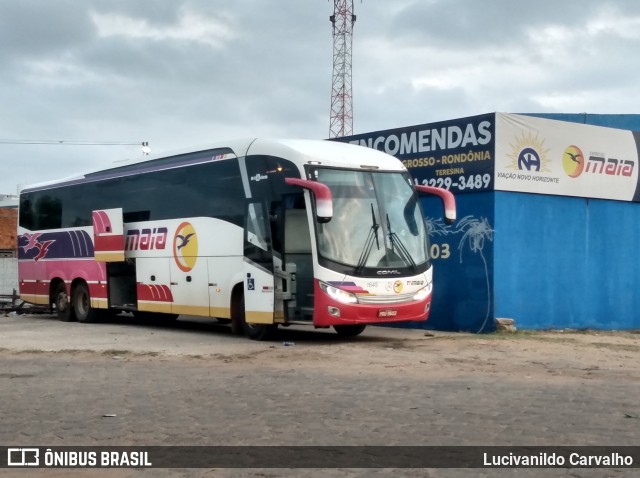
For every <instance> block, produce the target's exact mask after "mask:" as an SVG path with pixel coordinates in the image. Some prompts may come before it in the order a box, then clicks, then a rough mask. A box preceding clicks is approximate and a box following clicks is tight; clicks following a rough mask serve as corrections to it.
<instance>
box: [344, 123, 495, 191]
mask: <svg viewBox="0 0 640 478" xmlns="http://www.w3.org/2000/svg"><path fill="white" fill-rule="evenodd" d="M494 120H495V114H493V113H491V114H485V115H479V116H472V117H468V118H460V119H455V120H450V121H441V122H438V123H429V124H423V125H417V126H408V127H405V128H396V129H389V130H384V131H374V132H372V133H364V134H359V135H354V136H348V137H344V138H336V140H337V141H344V142H349V143H352V144H358V145H361V146H367V147H369V148H373V149H377V150H380V151H384V152H385V153H388V154H391V155H393V156H395V157H397V158H398V159H400V160H401V161H402V163H403V164H404V165H405V166H406V167H407V169H409V171H410V173H411V175H412V176H413V178H414V181H415V182H416V184H421V185H427V186H438V187H443V188H445V189H449V190H450V191H452V192H453V193H455V194H458V193H467V192H478V191H487V190H492V189H493V151H494V137H495V124H494V123H495V121H494Z"/></svg>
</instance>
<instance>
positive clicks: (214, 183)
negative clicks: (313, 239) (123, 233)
mask: <svg viewBox="0 0 640 478" xmlns="http://www.w3.org/2000/svg"><path fill="white" fill-rule="evenodd" d="M119 207H121V208H122V209H123V214H124V219H125V222H133V221H150V220H162V219H175V218H183V217H198V216H202V217H216V218H219V219H222V220H225V221H229V222H231V223H234V224H237V225H238V226H241V227H242V226H243V224H244V219H243V216H244V207H245V196H244V189H243V186H242V180H241V178H240V168H239V166H238V161H237V160H236V159H231V160H222V161H217V162H209V163H204V164H197V165H194V166H188V167H182V168H175V169H167V170H164V171H154V172H149V173H144V174H138V175H132V176H125V177H122V178H114V179H107V180H103V181H96V182H90V183H81V184H75V185H69V186H64V187H59V188H54V189H48V190H44V191H34V192H29V193H24V194H22V196H21V201H20V226H21V227H24V228H26V229H29V230H37V229H58V228H61V227H82V226H90V225H91V211H94V210H96V209H109V208H119Z"/></svg>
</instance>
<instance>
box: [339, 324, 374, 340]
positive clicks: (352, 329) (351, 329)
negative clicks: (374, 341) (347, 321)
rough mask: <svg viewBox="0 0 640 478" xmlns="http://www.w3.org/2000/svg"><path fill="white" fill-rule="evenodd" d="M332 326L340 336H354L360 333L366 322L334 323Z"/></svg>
mask: <svg viewBox="0 0 640 478" xmlns="http://www.w3.org/2000/svg"><path fill="white" fill-rule="evenodd" d="M333 328H334V330H335V331H336V333H337V334H338V335H339V336H340V337H355V336H356V335H360V334H361V333H362V332H363V331H364V329H366V328H367V326H366V324H358V325H334V326H333Z"/></svg>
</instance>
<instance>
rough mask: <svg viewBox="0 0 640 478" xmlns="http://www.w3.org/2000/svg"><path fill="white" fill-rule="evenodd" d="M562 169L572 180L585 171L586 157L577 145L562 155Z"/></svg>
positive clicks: (568, 148)
mask: <svg viewBox="0 0 640 478" xmlns="http://www.w3.org/2000/svg"><path fill="white" fill-rule="evenodd" d="M562 167H563V168H564V172H565V173H567V176H569V177H570V178H577V177H578V176H580V175H581V174H582V171H583V170H584V155H583V154H582V150H581V149H580V148H578V147H577V146H575V145H573V144H572V145H571V146H568V147H567V149H565V150H564V153H563V155H562Z"/></svg>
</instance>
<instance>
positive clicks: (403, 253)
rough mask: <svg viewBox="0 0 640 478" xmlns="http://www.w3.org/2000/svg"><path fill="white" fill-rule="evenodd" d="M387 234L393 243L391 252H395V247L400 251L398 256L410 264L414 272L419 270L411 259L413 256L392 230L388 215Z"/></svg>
mask: <svg viewBox="0 0 640 478" xmlns="http://www.w3.org/2000/svg"><path fill="white" fill-rule="evenodd" d="M386 217H387V234H388V235H389V240H390V241H391V252H395V251H394V250H393V247H394V246H395V247H396V248H397V249H398V256H400V259H402V260H403V261H404V262H405V263H406V264H409V265H410V266H411V267H412V268H413V269H414V270H415V269H417V266H416V263H415V261H414V260H413V257H411V254H410V253H409V251H408V250H407V248H406V247H405V245H404V244H403V243H402V241H401V240H400V238H399V237H398V235H397V234H396V233H395V232H393V231H392V230H391V221H389V214H387V216H386Z"/></svg>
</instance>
